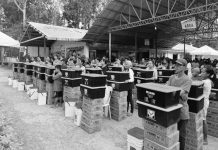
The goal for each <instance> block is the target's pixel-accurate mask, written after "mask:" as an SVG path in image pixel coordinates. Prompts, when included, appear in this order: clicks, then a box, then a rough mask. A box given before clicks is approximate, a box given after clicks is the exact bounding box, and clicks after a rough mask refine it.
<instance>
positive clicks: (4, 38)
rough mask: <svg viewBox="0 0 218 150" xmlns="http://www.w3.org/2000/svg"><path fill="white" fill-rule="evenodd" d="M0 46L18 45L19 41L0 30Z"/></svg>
mask: <svg viewBox="0 0 218 150" xmlns="http://www.w3.org/2000/svg"><path fill="white" fill-rule="evenodd" d="M0 46H5V47H20V43H19V41H17V40H15V39H13V38H11V37H10V36H8V35H6V34H4V33H3V32H0Z"/></svg>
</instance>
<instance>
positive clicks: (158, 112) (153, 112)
mask: <svg viewBox="0 0 218 150" xmlns="http://www.w3.org/2000/svg"><path fill="white" fill-rule="evenodd" d="M137 103H138V115H139V117H141V118H144V119H146V120H149V121H152V122H154V123H156V124H158V125H161V126H164V127H169V126H171V125H172V124H175V123H177V122H178V121H179V119H180V109H181V108H182V105H181V104H178V105H175V106H173V107H169V108H167V109H164V108H161V107H157V106H154V105H151V104H147V103H143V102H140V101H137Z"/></svg>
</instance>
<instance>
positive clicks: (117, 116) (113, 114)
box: [111, 113, 127, 121]
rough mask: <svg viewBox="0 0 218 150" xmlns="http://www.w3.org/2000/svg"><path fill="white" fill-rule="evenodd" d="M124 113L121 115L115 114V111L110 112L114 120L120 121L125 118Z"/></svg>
mask: <svg viewBox="0 0 218 150" xmlns="http://www.w3.org/2000/svg"><path fill="white" fill-rule="evenodd" d="M126 117H127V116H126V113H125V114H122V115H117V114H115V113H111V118H112V119H114V120H116V121H122V120H124V119H126Z"/></svg>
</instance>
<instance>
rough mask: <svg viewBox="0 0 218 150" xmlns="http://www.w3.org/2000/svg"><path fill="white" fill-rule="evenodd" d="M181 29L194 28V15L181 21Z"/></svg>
mask: <svg viewBox="0 0 218 150" xmlns="http://www.w3.org/2000/svg"><path fill="white" fill-rule="evenodd" d="M181 25H182V29H195V28H196V19H195V17H192V18H189V19H186V20H183V21H181Z"/></svg>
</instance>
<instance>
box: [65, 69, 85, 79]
mask: <svg viewBox="0 0 218 150" xmlns="http://www.w3.org/2000/svg"><path fill="white" fill-rule="evenodd" d="M81 74H82V70H81V69H77V70H68V69H62V75H63V77H65V78H80V77H81Z"/></svg>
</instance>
